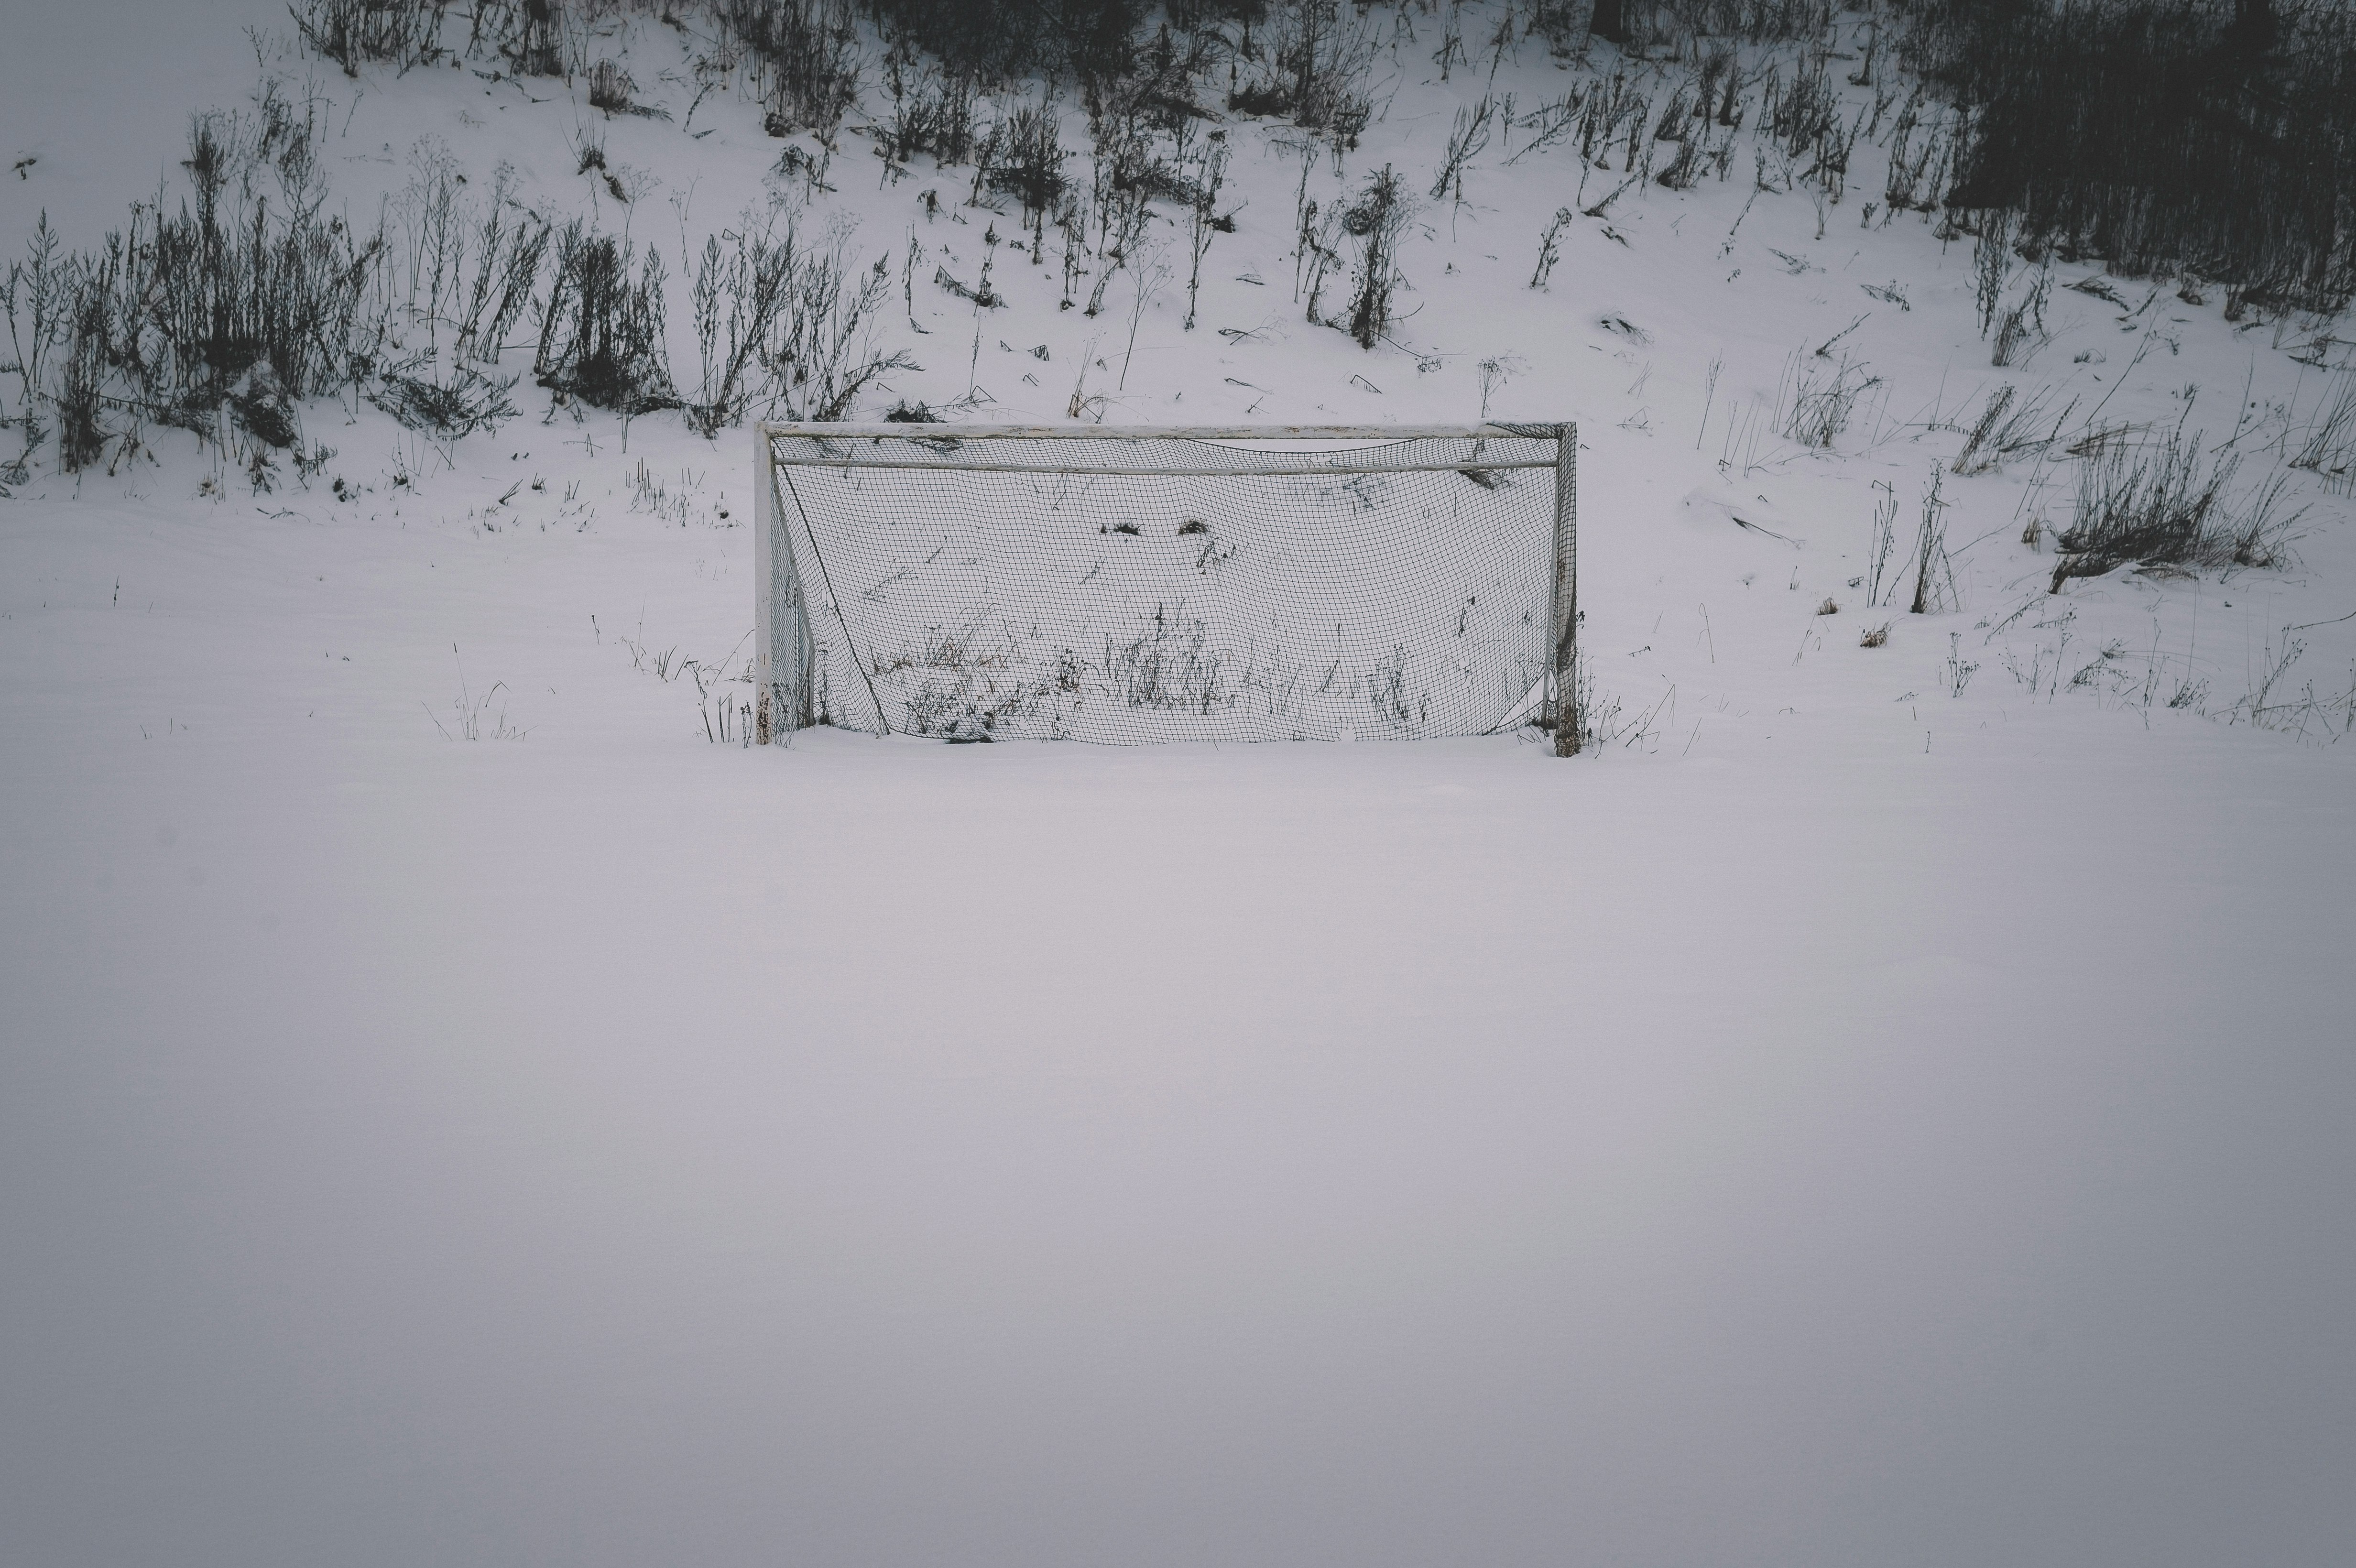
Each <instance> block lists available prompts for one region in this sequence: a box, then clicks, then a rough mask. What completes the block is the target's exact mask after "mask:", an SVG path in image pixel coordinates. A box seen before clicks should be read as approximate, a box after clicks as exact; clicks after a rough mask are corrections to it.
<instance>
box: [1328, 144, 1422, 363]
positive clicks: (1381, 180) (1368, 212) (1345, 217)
mask: <svg viewBox="0 0 2356 1568" xmlns="http://www.w3.org/2000/svg"><path fill="white" fill-rule="evenodd" d="M1412 210H1413V209H1412V208H1410V207H1409V205H1408V197H1407V192H1406V190H1405V188H1404V182H1403V181H1401V180H1400V179H1399V177H1398V175H1396V174H1394V173H1393V172H1392V171H1391V166H1390V165H1388V164H1385V165H1383V166H1382V168H1381V170H1380V171H1379V172H1377V173H1376V174H1375V175H1373V176H1369V177H1368V179H1367V181H1366V186H1365V189H1364V190H1362V191H1360V192H1359V193H1358V199H1357V200H1356V201H1355V202H1354V203H1352V204H1351V205H1350V206H1349V207H1348V208H1344V211H1343V213H1342V229H1343V232H1344V233H1345V234H1348V235H1349V236H1350V237H1351V238H1353V239H1355V240H1357V241H1358V275H1357V288H1356V292H1355V293H1354V294H1353V296H1352V298H1351V301H1350V326H1349V332H1350V336H1353V337H1355V338H1356V339H1357V340H1358V347H1361V348H1372V347H1374V346H1375V344H1376V341H1377V340H1379V339H1380V338H1381V337H1382V336H1384V335H1385V334H1386V333H1387V332H1388V331H1389V330H1390V325H1391V301H1392V296H1393V295H1394V294H1395V293H1397V291H1398V286H1399V283H1401V281H1402V280H1401V278H1400V276H1399V272H1398V254H1397V252H1398V239H1399V234H1400V232H1401V231H1402V230H1404V229H1406V228H1407V220H1408V217H1409V216H1410V215H1411V213H1412Z"/></svg>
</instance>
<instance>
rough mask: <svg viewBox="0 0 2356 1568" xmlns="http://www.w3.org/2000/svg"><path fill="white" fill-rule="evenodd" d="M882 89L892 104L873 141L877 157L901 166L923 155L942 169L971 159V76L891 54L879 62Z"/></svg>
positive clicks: (902, 52)
mask: <svg viewBox="0 0 2356 1568" xmlns="http://www.w3.org/2000/svg"><path fill="white" fill-rule="evenodd" d="M883 85H884V91H886V93H887V94H889V96H890V98H891V100H892V117H891V120H890V122H889V123H887V124H885V125H883V126H882V127H881V128H880V134H879V135H878V137H877V140H876V144H875V150H876V152H877V154H878V155H880V156H882V157H883V158H884V159H886V160H887V161H889V162H892V163H895V164H905V163H906V162H908V161H909V160H910V159H911V158H914V157H915V156H916V155H917V154H919V153H929V154H931V155H932V156H933V161H934V162H935V163H937V164H939V165H942V166H943V167H945V168H946V167H948V166H949V165H953V164H962V163H965V162H966V161H968V160H969V159H970V158H971V157H972V156H973V151H974V132H973V102H974V81H973V78H972V77H971V76H969V75H967V74H965V73H964V72H961V71H957V70H950V69H943V68H941V67H938V66H937V65H935V64H933V63H932V62H931V61H929V60H926V59H920V58H918V57H916V55H914V54H913V53H911V52H910V51H908V50H905V49H897V48H895V49H894V50H893V51H892V53H891V54H890V55H889V56H888V57H886V59H885V60H884V62H883Z"/></svg>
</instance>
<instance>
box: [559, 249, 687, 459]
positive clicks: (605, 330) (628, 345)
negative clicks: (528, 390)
mask: <svg viewBox="0 0 2356 1568" xmlns="http://www.w3.org/2000/svg"><path fill="white" fill-rule="evenodd" d="M634 269H635V271H636V272H637V278H636V280H635V281H634V280H633V278H632V276H631V274H632V272H633V270H634ZM663 310H664V304H663V263H662V255H661V253H660V252H659V251H657V250H656V249H655V248H654V247H653V246H651V245H649V246H648V247H647V248H646V251H645V254H644V258H643V260H641V259H640V258H639V254H638V250H637V246H636V245H635V244H634V243H633V242H632V241H630V240H617V239H616V238H614V237H613V236H611V235H605V234H594V233H592V232H590V231H589V229H587V228H586V227H585V226H584V225H583V224H582V222H581V221H580V220H579V219H574V220H573V222H571V223H569V224H567V225H566V226H565V227H564V229H563V230H562V232H561V233H560V234H559V235H558V236H557V240H556V257H555V263H554V269H553V273H552V277H551V279H550V283H549V290H548V298H547V301H546V303H545V304H544V305H543V306H542V308H541V327H540V348H539V351H538V353H537V354H536V355H535V356H534V357H533V359H532V375H533V377H534V379H537V380H538V381H539V383H540V384H541V386H543V387H546V388H548V389H550V390H552V391H553V392H556V393H558V394H560V396H562V397H567V398H578V399H580V400H582V401H583V402H584V403H587V404H589V405H590V406H591V407H593V408H600V409H610V410H614V411H617V412H621V413H627V414H639V413H646V412H648V411H652V410H655V409H675V408H678V407H679V406H680V398H679V394H678V392H677V391H676V390H675V389H673V387H672V385H671V379H670V361H669V351H668V349H667V348H666V347H665V344H664V336H663Z"/></svg>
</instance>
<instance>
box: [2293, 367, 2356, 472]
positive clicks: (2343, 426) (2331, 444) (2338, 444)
mask: <svg viewBox="0 0 2356 1568" xmlns="http://www.w3.org/2000/svg"><path fill="white" fill-rule="evenodd" d="M2290 465H2291V466H2292V467H2293V468H2304V469H2307V470H2308V471H2309V472H2311V473H2313V474H2315V475H2318V476H2319V477H2320V478H2321V479H2322V480H2323V481H2324V482H2325V483H2326V484H2328V485H2336V486H2339V487H2341V488H2343V489H2344V488H2346V487H2347V486H2349V485H2356V370H2351V371H2343V372H2341V374H2340V381H2339V385H2338V387H2337V388H2336V389H2334V390H2333V391H2331V392H2329V393H2328V394H2327V395H2326V400H2325V402H2324V403H2323V405H2322V407H2321V409H2320V410H2319V412H2318V414H2317V416H2316V419H2315V422H2314V423H2312V424H2310V425H2309V426H2308V428H2307V432H2306V433H2305V434H2304V435H2303V436H2302V437H2301V438H2300V441H2299V447H2298V452H2297V454H2296V455H2294V456H2293V457H2292V458H2291V460H2290Z"/></svg>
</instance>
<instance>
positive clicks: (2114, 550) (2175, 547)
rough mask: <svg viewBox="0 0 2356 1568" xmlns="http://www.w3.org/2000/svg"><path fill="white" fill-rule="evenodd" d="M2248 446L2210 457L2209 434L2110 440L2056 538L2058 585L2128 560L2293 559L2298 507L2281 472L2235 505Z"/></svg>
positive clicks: (2182, 564)
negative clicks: (2287, 506)
mask: <svg viewBox="0 0 2356 1568" xmlns="http://www.w3.org/2000/svg"><path fill="white" fill-rule="evenodd" d="M2241 461H2242V459H2241V454H2240V453H2226V454H2222V455H2220V456H2216V457H2212V458H2211V459H2209V460H2208V461H2207V462H2205V463H2204V462H2203V460H2202V457H2201V440H2200V437H2198V436H2193V437H2190V438H2189V439H2188V438H2186V437H2184V436H2182V435H2181V434H2177V433H2171V434H2169V436H2168V437H2167V438H2166V439H2165V440H2163V441H2161V442H2160V443H2158V444H2156V445H2146V446H2140V447H2138V446H2132V445H2129V444H2128V443H2125V442H2116V443H2105V444H2104V446H2102V447H2100V448H2098V449H2097V450H2096V451H2095V452H2094V453H2093V454H2092V455H2090V456H2089V457H2088V458H2087V459H2086V461H2085V464H2084V466H2083V467H2082V468H2081V469H2080V470H2079V474H2078V497H2077V507H2076V510H2075V514H2074V516H2073V517H2072V522H2071V525H2070V527H2069V528H2066V529H2065V530H2063V531H2062V533H2061V536H2060V537H2059V538H2058V539H2056V540H2055V541H2054V543H2055V547H2056V549H2058V550H2059V551H2060V552H2061V558H2060V560H2057V561H2056V562H2055V563H2054V567H2053V581H2052V585H2051V592H2055V593H2059V592H2061V585H2062V584H2063V583H2064V582H2066V581H2069V580H2070V579H2072V578H2073V577H2100V576H2102V575H2103V574H2104V572H2107V571H2115V570H2116V569H2117V568H2119V567H2122V566H2128V565H2141V566H2146V567H2160V568H2173V569H2175V570H2178V571H2193V570H2197V569H2200V568H2203V567H2207V568H2211V569H2214V570H2221V571H2231V570H2233V568H2236V567H2251V566H2258V567H2265V566H2276V565H2279V564H2281V563H2282V562H2283V561H2284V560H2286V559H2287V555H2288V544H2289V536H2290V529H2291V528H2292V526H2293V525H2294V524H2295V523H2296V522H2297V520H2298V517H2299V513H2298V511H2297V510H2291V511H2285V510H2284V508H2283V501H2284V493H2285V490H2286V486H2287V485H2288V478H2287V476H2286V475H2279V474H2278V475H2275V476H2274V477H2273V478H2271V479H2269V480H2267V481H2265V482H2264V483H2262V484H2260V485H2258V486H2257V487H2256V488H2255V489H2254V490H2252V491H2249V492H2247V493H2246V494H2244V496H2242V497H2241V498H2240V499H2239V501H2238V502H2233V503H2230V504H2229V502H2228V500H2227V494H2228V492H2229V490H2230V489H2231V488H2232V485H2233V477H2234V474H2235V471H2236V470H2237V469H2238V468H2239V467H2240V465H2241Z"/></svg>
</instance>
